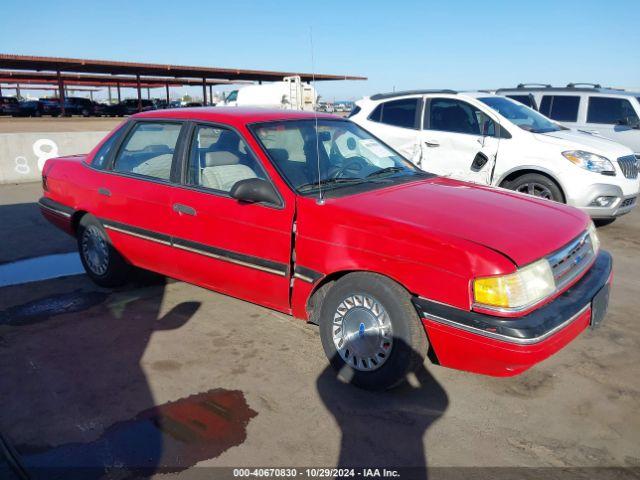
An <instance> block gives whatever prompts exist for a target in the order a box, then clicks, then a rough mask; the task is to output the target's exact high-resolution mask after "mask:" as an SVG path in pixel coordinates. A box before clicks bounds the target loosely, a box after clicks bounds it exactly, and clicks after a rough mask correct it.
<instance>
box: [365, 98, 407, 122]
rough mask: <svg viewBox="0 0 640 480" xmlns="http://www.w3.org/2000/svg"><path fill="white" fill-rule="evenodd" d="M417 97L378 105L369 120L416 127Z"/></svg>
mask: <svg viewBox="0 0 640 480" xmlns="http://www.w3.org/2000/svg"><path fill="white" fill-rule="evenodd" d="M417 111H418V99H417V98H405V99H402V100H392V101H390V102H384V103H381V104H380V105H378V106H377V107H376V108H375V110H374V111H373V112H372V113H371V115H369V120H371V121H373V122H380V123H384V124H386V125H392V126H394V127H401V128H416V112H417Z"/></svg>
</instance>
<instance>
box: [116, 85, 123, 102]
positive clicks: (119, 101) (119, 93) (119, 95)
mask: <svg viewBox="0 0 640 480" xmlns="http://www.w3.org/2000/svg"><path fill="white" fill-rule="evenodd" d="M116 86H117V87H118V103H120V102H121V101H122V100H120V82H118V83H116Z"/></svg>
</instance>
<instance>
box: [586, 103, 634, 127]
mask: <svg viewBox="0 0 640 480" xmlns="http://www.w3.org/2000/svg"><path fill="white" fill-rule="evenodd" d="M637 118H638V115H637V114H636V112H635V110H634V109H633V106H632V105H631V102H630V101H629V100H627V99H626V98H615V97H589V108H588V110H587V123H607V124H611V125H614V124H616V123H618V122H620V120H622V119H631V120H634V119H636V120H637Z"/></svg>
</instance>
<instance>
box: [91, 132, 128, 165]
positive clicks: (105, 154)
mask: <svg viewBox="0 0 640 480" xmlns="http://www.w3.org/2000/svg"><path fill="white" fill-rule="evenodd" d="M122 130H123V128H120V129H119V130H118V131H117V132H115V133H114V134H113V135H111V136H110V137H109V138H108V139H107V141H106V142H104V143H103V144H102V146H101V147H100V149H99V150H98V151H97V152H96V154H95V156H94V157H93V160H92V161H91V166H92V167H93V168H98V169H100V170H102V169H103V168H105V167H106V166H107V160H108V159H109V154H110V153H111V151H112V150H113V147H114V145H115V144H116V143H118V138H119V137H120V134H121V132H122ZM125 130H126V129H125Z"/></svg>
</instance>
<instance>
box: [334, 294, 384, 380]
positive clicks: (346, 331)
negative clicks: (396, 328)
mask: <svg viewBox="0 0 640 480" xmlns="http://www.w3.org/2000/svg"><path fill="white" fill-rule="evenodd" d="M333 343H334V345H335V347H336V350H337V351H338V354H339V355H340V357H341V358H342V360H344V361H345V363H347V364H349V365H350V366H351V367H353V368H355V369H356V370H362V371H371V370H376V369H378V368H380V367H381V366H382V365H383V364H384V362H386V361H387V359H388V358H389V354H390V353H391V347H392V346H393V338H392V329H391V319H390V318H389V315H388V314H387V312H386V310H385V309H384V307H383V306H382V305H381V304H380V303H379V302H378V301H377V300H376V299H374V298H373V297H370V296H368V295H364V294H359V295H351V296H349V297H347V298H345V299H344V300H343V301H342V302H341V303H340V305H338V308H337V309H336V312H335V314H334V316H333Z"/></svg>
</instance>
